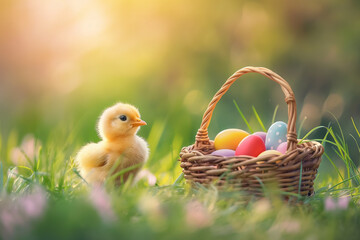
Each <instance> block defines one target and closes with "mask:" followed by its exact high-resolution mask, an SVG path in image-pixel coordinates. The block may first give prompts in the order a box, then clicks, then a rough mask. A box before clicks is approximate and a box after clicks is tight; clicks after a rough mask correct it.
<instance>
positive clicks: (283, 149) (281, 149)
mask: <svg viewBox="0 0 360 240" xmlns="http://www.w3.org/2000/svg"><path fill="white" fill-rule="evenodd" d="M286 149H287V142H283V143H280V145H279V146H278V147H277V149H276V150H278V151H279V152H281V153H282V154H285V153H286Z"/></svg>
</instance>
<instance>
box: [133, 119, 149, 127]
mask: <svg viewBox="0 0 360 240" xmlns="http://www.w3.org/2000/svg"><path fill="white" fill-rule="evenodd" d="M132 125H133V127H139V126H144V125H146V122H145V121H143V120H141V119H140V118H137V119H136V120H135V121H134V122H133V124H132Z"/></svg>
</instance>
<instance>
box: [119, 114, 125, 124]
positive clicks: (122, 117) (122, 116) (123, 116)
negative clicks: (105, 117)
mask: <svg viewBox="0 0 360 240" xmlns="http://www.w3.org/2000/svg"><path fill="white" fill-rule="evenodd" d="M119 119H120V120H121V121H124V122H125V121H126V120H127V117H126V116H125V115H121V116H120V117H119Z"/></svg>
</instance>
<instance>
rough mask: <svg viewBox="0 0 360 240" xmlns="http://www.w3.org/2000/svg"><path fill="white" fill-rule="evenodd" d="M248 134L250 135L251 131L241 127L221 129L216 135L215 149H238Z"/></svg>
mask: <svg viewBox="0 0 360 240" xmlns="http://www.w3.org/2000/svg"><path fill="white" fill-rule="evenodd" d="M247 136H249V133H248V132H245V131H244V130H241V129H235V128H231V129H226V130H224V131H221V132H220V133H218V135H216V137H215V140H214V146H215V149H216V150H219V149H231V150H236V148H237V146H238V145H239V143H240V142H241V140H243V139H244V138H245V137H247Z"/></svg>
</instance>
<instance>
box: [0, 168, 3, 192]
mask: <svg viewBox="0 0 360 240" xmlns="http://www.w3.org/2000/svg"><path fill="white" fill-rule="evenodd" d="M3 188H4V173H3V164H2V162H0V193H1V192H2V190H3Z"/></svg>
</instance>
